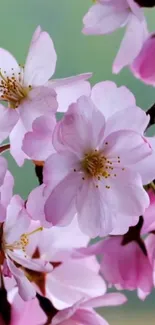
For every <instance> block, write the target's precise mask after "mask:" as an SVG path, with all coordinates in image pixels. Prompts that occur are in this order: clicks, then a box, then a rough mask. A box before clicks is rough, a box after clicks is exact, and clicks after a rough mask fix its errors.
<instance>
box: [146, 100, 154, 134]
mask: <svg viewBox="0 0 155 325" xmlns="http://www.w3.org/2000/svg"><path fill="white" fill-rule="evenodd" d="M146 114H147V115H150V121H149V124H148V126H147V129H148V128H149V127H150V126H151V125H153V124H155V104H153V105H152V106H151V107H150V108H149V109H148V110H147V111H146Z"/></svg>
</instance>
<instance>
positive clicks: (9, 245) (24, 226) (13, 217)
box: [0, 195, 52, 300]
mask: <svg viewBox="0 0 155 325" xmlns="http://www.w3.org/2000/svg"><path fill="white" fill-rule="evenodd" d="M30 221H31V219H30V218H29V215H28V214H27V212H26V209H25V207H24V201H23V200H22V199H21V198H20V197H19V196H18V195H15V196H13V197H12V199H11V200H10V202H9V204H8V206H7V210H6V219H5V221H4V222H3V223H1V224H0V229H1V252H0V255H1V264H2V265H3V275H4V276H9V277H11V276H13V277H14V279H15V281H16V283H17V286H18V291H19V294H20V296H21V297H22V298H23V299H24V300H28V299H31V298H33V297H34V296H35V294H36V291H35V289H34V288H33V286H32V285H31V284H30V282H29V280H28V279H27V278H26V276H25V274H24V271H23V270H22V269H21V266H22V267H26V268H27V267H28V268H29V269H31V270H37V271H42V272H43V271H47V272H48V271H51V270H52V266H51V265H50V264H48V263H46V262H45V261H44V262H43V261H40V260H37V261H36V260H35V259H34V260H32V259H31V258H30V257H28V255H27V254H26V252H25V250H26V246H27V245H28V244H29V241H30V238H31V235H33V233H35V232H36V231H40V230H42V228H39V229H36V230H35V231H33V232H29V231H28V230H29V226H30ZM32 237H33V236H32ZM17 264H18V266H20V267H17Z"/></svg>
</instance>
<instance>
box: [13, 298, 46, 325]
mask: <svg viewBox="0 0 155 325" xmlns="http://www.w3.org/2000/svg"><path fill="white" fill-rule="evenodd" d="M30 310H31V313H30ZM46 320H47V317H46V315H45V313H44V312H43V311H42V309H41V307H40V305H39V302H38V299H37V298H35V299H33V300H30V301H26V302H24V301H23V299H21V298H20V296H19V295H18V294H16V296H15V297H14V299H13V302H12V309H11V325H27V324H29V325H34V324H37V325H38V324H45V323H46Z"/></svg>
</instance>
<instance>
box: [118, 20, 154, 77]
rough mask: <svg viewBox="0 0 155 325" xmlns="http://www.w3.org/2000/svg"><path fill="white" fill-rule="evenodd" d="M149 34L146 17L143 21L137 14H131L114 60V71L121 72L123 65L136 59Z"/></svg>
mask: <svg viewBox="0 0 155 325" xmlns="http://www.w3.org/2000/svg"><path fill="white" fill-rule="evenodd" d="M135 33H136V38H135ZM147 36H148V31H147V25H146V21H145V18H144V19H143V21H141V20H139V19H138V18H137V17H136V16H135V15H133V14H131V16H130V20H129V23H128V25H127V29H126V33H125V36H124V38H123V40H122V43H121V45H120V49H119V51H118V53H117V55H116V58H115V60H114V64H113V73H119V72H120V70H121V69H122V68H123V67H125V66H126V65H129V64H131V63H132V62H133V61H134V59H135V58H136V56H137V55H138V54H139V52H140V50H141V48H142V46H143V43H144V41H145V40H146V38H147Z"/></svg>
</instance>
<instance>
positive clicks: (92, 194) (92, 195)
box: [76, 180, 115, 238]
mask: <svg viewBox="0 0 155 325" xmlns="http://www.w3.org/2000/svg"><path fill="white" fill-rule="evenodd" d="M106 194H107V190H106V188H105V186H102V184H101V186H100V185H99V188H96V186H95V184H93V182H91V181H90V182H88V181H86V180H85V181H84V182H83V186H82V188H81V189H80V190H79V191H78V194H77V202H76V203H77V211H78V220H79V226H80V228H81V230H82V231H83V232H84V233H85V234H87V235H88V236H90V237H91V238H94V237H96V236H106V235H108V234H109V233H110V232H111V231H112V229H113V226H114V225H113V223H114V221H115V215H114V214H113V209H112V208H111V207H109V206H108V201H107V198H106Z"/></svg>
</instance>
